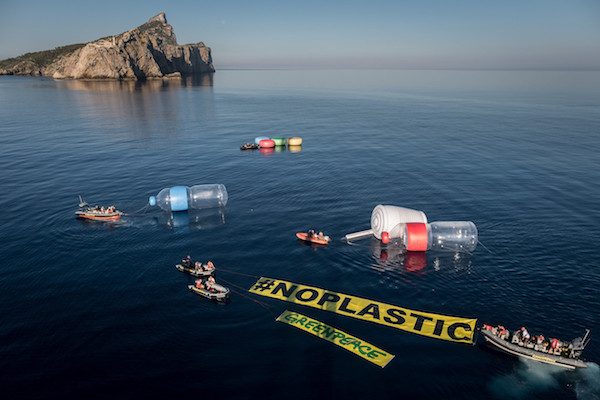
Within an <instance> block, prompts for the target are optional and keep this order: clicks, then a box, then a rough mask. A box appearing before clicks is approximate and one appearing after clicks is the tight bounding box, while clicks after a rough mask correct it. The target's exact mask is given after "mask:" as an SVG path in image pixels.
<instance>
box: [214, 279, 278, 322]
mask: <svg viewBox="0 0 600 400" xmlns="http://www.w3.org/2000/svg"><path fill="white" fill-rule="evenodd" d="M219 280H220V281H223V282H225V283H226V284H228V285H230V286H233V287H235V288H237V289H240V290H242V291H244V292H245V291H246V289H244V288H242V287H240V286H238V285H236V284H234V283H231V282H229V281H228V280H226V279H222V278H219ZM230 290H231V291H232V292H234V293H236V294H238V295H240V296H242V297H245V298H246V299H248V300H251V301H253V302H255V303H256V304H258V305H259V306H261V307H263V308H264V309H265V310H267V311H269V312H270V313H271V315H275V314H274V313H273V310H272V307H271V306H269V305H268V304H266V303H263V302H262V301H259V300H256V299H253V298H252V297H250V296H248V295H246V294H245V293H240V292H238V291H236V290H233V289H230Z"/></svg>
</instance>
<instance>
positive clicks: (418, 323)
mask: <svg viewBox="0 0 600 400" xmlns="http://www.w3.org/2000/svg"><path fill="white" fill-rule="evenodd" d="M410 316H411V317H415V318H416V319H417V320H416V321H415V327H414V329H415V331H419V332H420V331H421V329H423V322H425V321H433V318H430V317H426V316H424V315H420V314H415V313H410Z"/></svg>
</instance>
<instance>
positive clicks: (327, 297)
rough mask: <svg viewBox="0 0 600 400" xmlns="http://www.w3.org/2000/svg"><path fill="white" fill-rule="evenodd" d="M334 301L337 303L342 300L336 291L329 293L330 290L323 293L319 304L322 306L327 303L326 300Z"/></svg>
mask: <svg viewBox="0 0 600 400" xmlns="http://www.w3.org/2000/svg"><path fill="white" fill-rule="evenodd" d="M328 301H329V302H333V303H337V302H338V301H340V296H338V295H337V294H335V293H329V292H325V294H324V295H323V297H321V298H320V299H319V303H318V304H319V305H320V306H322V305H323V304H325V303H326V302H328Z"/></svg>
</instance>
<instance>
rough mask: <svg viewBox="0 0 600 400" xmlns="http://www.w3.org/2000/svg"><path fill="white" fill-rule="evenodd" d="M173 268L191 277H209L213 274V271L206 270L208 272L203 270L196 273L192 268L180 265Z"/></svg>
mask: <svg viewBox="0 0 600 400" xmlns="http://www.w3.org/2000/svg"><path fill="white" fill-rule="evenodd" d="M175 268H177V269H178V270H179V271H181V272H185V273H187V274H190V275H192V276H211V275H212V274H214V273H215V270H214V269H208V270H205V269H203V270H201V271H196V270H195V269H194V268H190V267H186V266H183V265H181V264H177V265H176V266H175Z"/></svg>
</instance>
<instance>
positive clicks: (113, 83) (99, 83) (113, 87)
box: [56, 74, 214, 92]
mask: <svg viewBox="0 0 600 400" xmlns="http://www.w3.org/2000/svg"><path fill="white" fill-rule="evenodd" d="M56 84H57V87H59V88H61V89H69V90H83V91H94V92H122V91H126V92H152V91H164V90H174V89H179V88H182V87H188V86H189V87H193V86H213V84H214V74H201V75H195V76H187V77H183V78H171V79H150V80H146V81H132V80H123V81H118V80H76V79H65V80H57V81H56Z"/></svg>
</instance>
